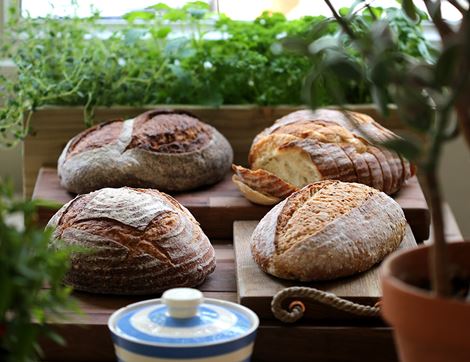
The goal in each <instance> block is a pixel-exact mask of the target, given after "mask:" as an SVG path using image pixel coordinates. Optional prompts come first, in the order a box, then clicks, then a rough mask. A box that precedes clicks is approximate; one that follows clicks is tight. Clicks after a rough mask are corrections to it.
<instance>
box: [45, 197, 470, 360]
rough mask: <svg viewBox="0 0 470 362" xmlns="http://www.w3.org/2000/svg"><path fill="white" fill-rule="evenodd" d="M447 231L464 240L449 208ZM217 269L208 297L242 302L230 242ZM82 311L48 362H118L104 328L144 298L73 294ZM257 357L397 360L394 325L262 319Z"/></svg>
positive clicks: (62, 326) (64, 326)
mask: <svg viewBox="0 0 470 362" xmlns="http://www.w3.org/2000/svg"><path fill="white" fill-rule="evenodd" d="M445 214H446V215H445V216H446V220H447V225H446V226H447V227H446V234H447V235H448V236H449V238H450V240H459V239H460V240H462V235H461V233H460V230H459V228H458V226H457V224H456V223H455V219H454V217H453V215H452V212H451V210H450V208H448V207H447V206H446V207H445ZM213 243H214V247H215V249H216V255H217V263H218V264H217V269H216V271H215V272H214V273H213V274H212V275H211V276H209V278H208V279H207V281H206V282H205V283H204V284H203V285H202V286H201V287H200V289H201V290H202V291H203V292H204V294H205V295H206V296H207V297H212V298H220V299H224V300H229V301H233V302H237V301H238V295H237V285H236V268H235V261H234V251H233V245H232V240H217V241H213ZM74 296H75V297H77V299H78V300H79V304H80V306H81V308H82V310H83V312H84V315H81V316H80V315H77V314H70V315H69V317H70V319H69V320H66V321H62V320H61V321H54V322H51V324H52V325H53V328H55V329H56V330H58V331H59V332H60V333H61V334H62V335H63V337H64V338H65V340H66V341H67V346H66V347H61V346H58V345H56V344H54V343H53V342H51V341H48V340H45V341H43V343H42V347H43V349H44V351H45V356H44V360H45V361H115V357H114V352H113V346H112V342H111V338H110V335H109V332H108V329H107V327H106V321H107V319H108V317H109V315H110V314H111V313H112V312H113V311H114V310H116V309H118V308H121V307H123V306H125V305H127V304H129V303H133V302H136V301H139V300H143V299H149V298H156V297H158V295H154V296H145V297H109V296H100V295H94V294H88V293H78V292H76V293H74ZM253 360H254V361H293V360H296V361H301V360H309V361H311V360H318V361H326V362H328V361H331V362H339V361H361V362H362V361H371V362H374V361H380V362H387V361H396V360H397V355H396V352H395V348H394V343H393V337H392V329H391V328H390V327H388V326H386V325H385V324H384V322H383V321H381V320H380V319H344V320H342V319H335V320H327V321H325V320H318V321H312V320H302V321H300V322H297V323H295V324H293V325H286V324H283V323H281V322H278V321H276V320H273V319H264V320H261V323H260V327H259V329H258V333H257V338H256V343H255V350H254V356H253Z"/></svg>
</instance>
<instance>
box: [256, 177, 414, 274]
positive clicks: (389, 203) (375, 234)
mask: <svg viewBox="0 0 470 362" xmlns="http://www.w3.org/2000/svg"><path fill="white" fill-rule="evenodd" d="M405 228H406V220H405V217H404V214H403V211H402V210H401V208H400V206H399V205H398V204H397V203H396V202H395V201H394V200H393V199H392V198H390V197H389V196H387V195H386V194H384V193H383V192H380V191H378V190H376V189H374V188H371V187H369V186H366V185H362V184H358V183H347V182H341V181H330V180H327V181H320V182H316V183H313V184H311V185H308V186H306V187H304V188H303V189H301V190H300V191H297V192H295V193H293V194H292V195H290V196H289V197H288V198H287V199H285V200H284V201H282V202H281V203H279V204H278V205H276V206H275V207H274V208H273V209H272V210H271V211H269V212H268V213H267V214H266V216H265V217H264V218H263V219H262V220H261V221H260V223H259V224H258V226H257V227H256V229H255V231H254V232H253V235H252V239H251V251H252V254H253V257H254V259H255V261H256V262H257V263H258V265H259V266H260V267H261V269H263V270H264V271H265V272H267V273H269V274H272V275H274V276H277V277H279V278H284V279H295V280H300V281H313V280H329V279H335V278H339V277H344V276H348V275H352V274H355V273H359V272H362V271H365V270H367V269H369V268H371V267H372V266H373V265H374V264H376V263H378V262H380V261H381V260H382V259H383V258H384V257H385V256H386V255H387V254H389V253H390V252H392V251H393V250H395V249H396V248H397V247H398V246H399V245H400V243H401V241H402V239H403V237H404V236H405Z"/></svg>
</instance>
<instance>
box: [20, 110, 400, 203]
mask: <svg viewBox="0 0 470 362" xmlns="http://www.w3.org/2000/svg"><path fill="white" fill-rule="evenodd" d="M155 108H161V109H168V108H173V109H183V110H186V111H189V112H192V113H194V114H195V115H197V116H198V117H200V118H201V119H202V120H203V121H205V122H206V123H209V124H211V125H212V126H214V127H216V128H217V129H218V130H219V131H220V132H221V133H222V134H223V135H224V136H225V137H227V139H228V141H229V142H230V144H231V145H232V147H233V150H234V156H235V157H234V162H235V163H236V164H241V165H243V164H245V163H246V161H247V156H248V150H249V149H250V146H251V142H252V141H253V138H254V137H255V136H256V135H257V134H258V133H259V132H260V131H261V130H262V129H264V128H266V127H268V126H270V125H271V124H272V123H273V122H274V121H275V120H276V119H278V118H280V117H282V116H284V115H286V114H288V113H291V112H293V111H296V110H299V109H301V108H303V107H296V106H276V107H260V106H256V105H229V106H221V107H218V108H214V107H204V106H194V105H175V106H172V105H165V106H162V105H160V106H147V107H137V108H136V107H124V106H113V107H111V108H107V107H96V109H95V120H96V122H103V121H109V120H111V119H118V118H121V119H128V118H132V117H135V116H136V115H138V114H140V113H142V112H145V111H148V110H150V109H155ZM345 108H347V109H350V110H353V111H358V112H362V113H366V114H368V115H370V116H371V117H372V118H374V119H375V120H377V121H378V122H380V123H381V124H382V125H384V126H385V127H387V128H390V129H393V130H394V131H397V132H398V133H401V132H402V129H403V125H402V123H401V122H400V120H399V118H398V114H397V112H396V110H395V108H392V109H391V111H390V115H389V117H388V118H387V119H383V118H381V117H380V114H379V112H377V109H376V108H375V107H374V106H373V105H368V104H363V105H348V106H345ZM83 114H84V113H83V107H58V106H47V107H43V108H40V109H38V110H36V112H35V113H34V114H33V116H32V119H31V129H32V131H31V134H30V135H28V136H27V137H26V138H25V140H24V142H23V194H24V196H25V197H27V198H29V197H31V195H32V193H33V189H34V184H35V182H36V177H37V175H38V172H39V169H40V168H41V167H43V166H54V167H55V166H56V165H57V159H58V158H59V155H60V152H61V151H62V149H63V148H64V146H65V144H66V143H67V141H68V140H69V139H71V138H72V137H73V136H75V135H76V134H77V133H79V132H81V131H82V130H84V129H85V124H84V123H83Z"/></svg>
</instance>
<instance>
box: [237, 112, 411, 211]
mask: <svg viewBox="0 0 470 362" xmlns="http://www.w3.org/2000/svg"><path fill="white" fill-rule="evenodd" d="M397 137H398V136H396V135H395V134H394V133H393V132H391V131H389V130H388V129H386V128H384V127H382V126H381V125H380V124H378V123H377V122H375V121H374V120H373V119H372V118H371V117H369V116H367V115H365V114H361V113H357V112H347V111H338V110H332V109H319V110H316V111H314V112H312V111H309V110H302V111H297V112H294V113H291V114H289V115H287V116H285V117H283V118H281V119H279V120H277V121H276V122H275V123H274V125H273V126H271V127H269V128H267V129H265V130H264V131H262V132H261V133H260V134H259V135H258V136H256V138H255V139H254V141H253V144H252V146H251V149H250V153H249V158H248V161H249V164H250V168H251V171H252V172H250V170H249V169H244V170H243V172H242V168H240V167H239V168H238V169H235V176H234V182H235V183H236V184H237V185H238V186H239V188H240V190H241V192H242V193H243V194H244V195H245V196H246V197H247V198H248V199H250V200H251V201H253V202H257V201H256V200H262V201H264V202H265V203H269V202H270V201H269V200H271V204H275V203H277V202H279V201H280V200H281V199H282V198H283V197H285V195H284V196H279V195H277V194H276V190H277V189H278V188H280V187H285V184H288V185H291V186H292V187H291V190H292V192H294V191H296V190H298V189H300V188H302V187H304V186H305V185H308V184H309V183H312V182H316V181H320V180H328V179H334V180H340V181H347V182H359V183H362V184H365V185H369V186H372V187H374V188H376V189H378V190H380V191H383V192H385V193H387V194H394V193H395V192H397V191H398V190H399V189H400V188H401V186H402V185H403V184H404V183H405V182H406V180H407V179H408V178H410V177H411V176H412V174H413V173H414V170H413V168H412V167H411V165H410V163H409V162H408V161H407V160H406V159H405V158H404V157H402V156H401V155H399V154H397V153H396V152H394V151H390V150H388V149H386V148H384V147H381V146H380V144H381V143H383V142H385V141H387V140H391V139H394V138H397ZM259 170H264V171H265V172H263V173H258V174H256V173H255V172H259ZM268 175H269V177H268ZM256 178H258V180H257V181H256ZM241 184H243V186H241ZM273 185H274V188H273V191H271V189H272V187H273Z"/></svg>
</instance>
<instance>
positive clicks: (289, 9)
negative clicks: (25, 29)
mask: <svg viewBox="0 0 470 362" xmlns="http://www.w3.org/2000/svg"><path fill="white" fill-rule="evenodd" d="M159 2H163V3H166V4H168V5H170V6H171V7H180V6H182V5H184V4H185V3H187V2H188V0H132V1H124V0H121V1H109V0H80V1H79V2H78V1H77V9H76V11H77V15H79V16H88V15H90V14H91V12H92V9H95V10H98V11H99V12H100V13H101V15H102V17H104V18H119V17H121V16H122V15H123V14H125V13H127V12H129V11H133V10H139V9H144V8H145V7H147V6H150V5H154V4H156V3H159ZM205 2H207V3H208V4H210V6H211V8H212V9H213V10H214V11H220V12H221V13H225V14H227V15H229V16H230V17H231V18H233V19H239V20H251V19H254V18H256V17H257V16H259V15H260V14H261V13H262V12H263V10H271V11H277V12H282V13H284V14H286V16H287V17H288V18H291V19H294V18H299V17H301V16H304V15H326V16H328V15H330V14H331V12H330V10H329V8H328V6H327V5H326V4H325V2H323V1H322V0H255V1H254V0H205ZM368 2H369V3H370V4H371V5H373V6H382V7H389V6H399V4H398V2H397V1H396V0H369V1H368ZM44 3H45V1H37V0H22V1H21V8H22V13H23V14H29V15H30V16H33V17H42V16H45V15H47V14H53V15H57V16H67V15H72V14H74V8H73V7H72V6H71V0H49V1H48V3H49V6H44ZM332 3H333V5H334V6H335V7H336V8H340V7H348V6H351V4H353V3H354V1H352V0H332ZM417 5H418V7H419V8H421V9H425V6H424V3H423V2H422V1H419V2H417ZM442 12H443V16H444V18H445V19H447V20H450V21H457V20H460V18H461V14H460V13H459V12H458V11H457V10H456V9H455V8H454V7H452V6H451V5H450V4H449V3H447V2H446V1H444V2H443V5H442Z"/></svg>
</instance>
